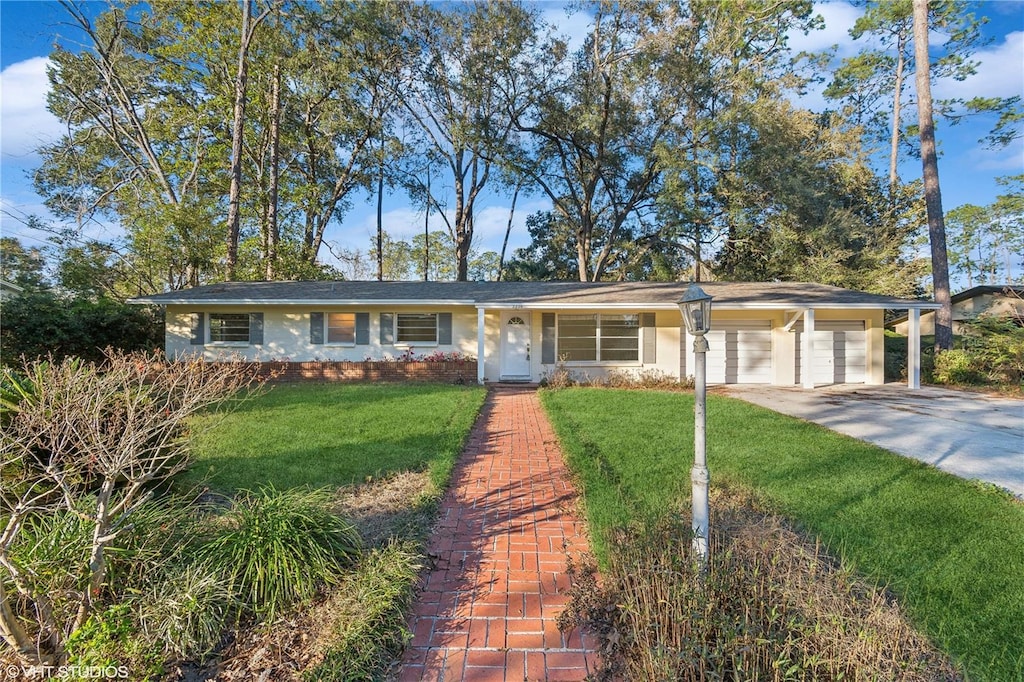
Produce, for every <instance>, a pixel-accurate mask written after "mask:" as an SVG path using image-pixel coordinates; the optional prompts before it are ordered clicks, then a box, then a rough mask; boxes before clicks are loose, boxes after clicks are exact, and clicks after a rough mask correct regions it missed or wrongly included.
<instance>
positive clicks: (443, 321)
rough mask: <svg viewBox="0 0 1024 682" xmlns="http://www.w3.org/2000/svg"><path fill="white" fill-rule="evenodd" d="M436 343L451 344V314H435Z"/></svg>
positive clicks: (441, 344)
mask: <svg viewBox="0 0 1024 682" xmlns="http://www.w3.org/2000/svg"><path fill="white" fill-rule="evenodd" d="M437 343H438V345H440V346H450V345H452V314H451V313H438V314H437Z"/></svg>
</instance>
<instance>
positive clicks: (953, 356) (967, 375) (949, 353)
mask: <svg viewBox="0 0 1024 682" xmlns="http://www.w3.org/2000/svg"><path fill="white" fill-rule="evenodd" d="M932 378H933V380H934V381H935V382H936V383H939V384H980V383H984V381H985V374H984V372H982V363H981V362H980V358H979V357H978V356H977V354H976V353H974V352H972V351H968V350H963V349H960V348H954V349H952V350H945V351H940V352H938V353H936V354H935V369H934V370H933V373H932Z"/></svg>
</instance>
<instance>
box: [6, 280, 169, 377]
mask: <svg viewBox="0 0 1024 682" xmlns="http://www.w3.org/2000/svg"><path fill="white" fill-rule="evenodd" d="M163 345H164V343H163V318H162V316H161V315H160V314H158V313H156V312H154V311H153V310H150V309H147V308H143V307H140V306H130V305H126V304H124V303H119V302H117V301H112V300H109V299H100V300H98V301H90V300H88V299H66V298H60V297H58V296H56V295H55V294H53V293H50V292H31V293H25V294H22V295H19V296H15V297H13V298H11V299H9V300H6V301H4V305H3V326H2V327H0V348H2V349H3V353H2V356H0V361H2V362H3V364H5V365H14V364H16V363H17V362H18V360H19V358H21V357H22V356H25V357H26V358H28V359H29V360H31V359H35V358H41V357H47V356H52V357H54V358H56V359H58V360H60V359H63V358H65V357H69V356H78V357H81V358H83V359H85V360H89V361H95V362H99V361H102V360H103V358H104V349H106V348H108V347H110V348H115V349H119V350H122V351H129V352H130V351H140V350H141V351H152V350H153V349H154V348H163Z"/></svg>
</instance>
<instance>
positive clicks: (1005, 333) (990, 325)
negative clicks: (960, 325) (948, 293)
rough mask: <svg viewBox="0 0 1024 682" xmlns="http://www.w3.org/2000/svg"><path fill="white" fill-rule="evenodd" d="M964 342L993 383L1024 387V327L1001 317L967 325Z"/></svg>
mask: <svg viewBox="0 0 1024 682" xmlns="http://www.w3.org/2000/svg"><path fill="white" fill-rule="evenodd" d="M963 336H964V341H965V344H966V347H967V348H969V349H970V350H971V351H972V352H973V356H974V357H975V358H976V361H977V363H978V365H979V367H980V371H982V372H983V373H984V374H985V375H986V376H987V378H988V379H989V380H990V381H993V382H995V383H1008V384H1014V385H1018V386H1019V385H1020V384H1021V381H1022V380H1024V326H1019V324H1018V322H1017V321H1014V320H1008V319H1004V318H998V317H991V316H987V317H979V318H977V319H975V320H971V321H969V322H965V323H964V335H963Z"/></svg>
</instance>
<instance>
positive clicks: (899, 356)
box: [885, 331, 907, 381]
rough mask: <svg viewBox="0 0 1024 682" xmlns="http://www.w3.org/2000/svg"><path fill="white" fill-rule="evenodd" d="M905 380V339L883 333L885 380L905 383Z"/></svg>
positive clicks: (895, 334) (891, 333)
mask: <svg viewBox="0 0 1024 682" xmlns="http://www.w3.org/2000/svg"><path fill="white" fill-rule="evenodd" d="M906 378H907V337H905V336H902V335H900V334H897V333H896V332H891V331H886V332H885V380H886V381H905V380H906Z"/></svg>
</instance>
